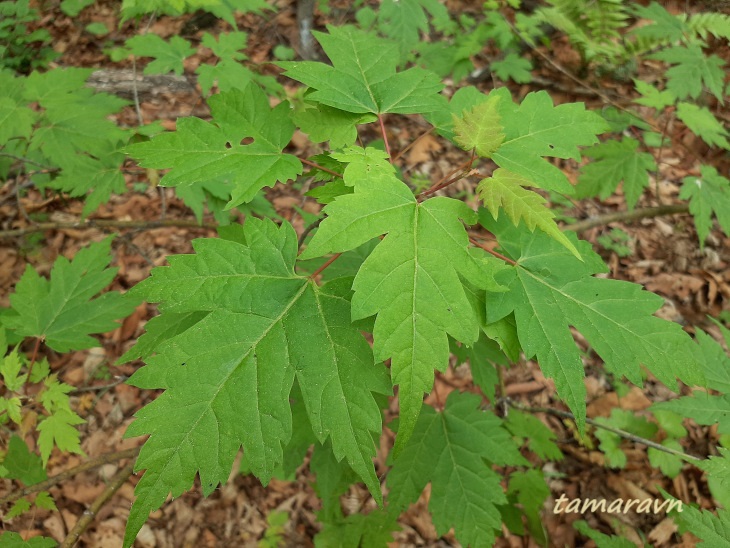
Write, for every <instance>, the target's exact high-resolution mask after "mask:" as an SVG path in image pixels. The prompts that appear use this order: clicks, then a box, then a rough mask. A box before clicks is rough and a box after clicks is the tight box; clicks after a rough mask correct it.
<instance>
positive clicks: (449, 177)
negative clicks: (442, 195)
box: [419, 154, 475, 200]
mask: <svg viewBox="0 0 730 548" xmlns="http://www.w3.org/2000/svg"><path fill="white" fill-rule="evenodd" d="M474 159H475V156H474V155H473V154H472V156H471V158H470V159H469V160H467V161H466V162H464V163H463V164H461V165H460V166H458V167H456V168H454V169H452V170H451V171H449V172H448V173H447V174H446V175H444V176H443V177H441V179H439V180H438V181H436V182H435V183H434V184H432V185H431V186H430V187H429V188H427V189H426V190H424V191H423V192H421V194H420V196H419V198H420V199H421V200H423V199H424V198H427V197H428V196H430V195H431V194H433V193H434V192H438V191H439V190H441V189H442V188H446V187H447V186H449V185H450V184H452V183H455V182H456V181H458V180H459V179H463V178H464V177H467V176H469V175H471V174H472V173H473V172H474V171H475V170H472V171H470V172H467V170H468V169H469V168H470V167H471V166H472V164H473V163H474Z"/></svg>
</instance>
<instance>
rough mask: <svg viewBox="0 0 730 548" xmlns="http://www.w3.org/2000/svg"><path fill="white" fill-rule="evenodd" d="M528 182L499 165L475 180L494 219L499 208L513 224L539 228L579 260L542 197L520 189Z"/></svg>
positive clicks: (497, 215)
mask: <svg viewBox="0 0 730 548" xmlns="http://www.w3.org/2000/svg"><path fill="white" fill-rule="evenodd" d="M531 184H532V183H531V181H529V180H528V179H525V178H524V177H523V176H521V175H516V174H514V173H510V172H509V171H507V170H506V169H504V168H499V169H497V170H496V171H495V172H494V173H493V174H492V176H491V177H489V178H487V179H482V180H481V181H480V182H479V186H478V187H477V193H478V194H479V197H480V198H481V199H482V201H483V202H484V204H485V205H486V206H487V208H488V209H489V212H490V213H491V214H492V217H494V218H495V219H497V218H498V217H499V209H500V208H502V209H504V211H505V212H506V213H507V216H508V217H509V218H510V220H511V221H512V223H513V224H514V225H515V226H518V225H519V224H520V221H522V222H524V224H525V226H526V227H527V228H528V229H529V230H530V232H534V231H535V228H539V229H540V230H542V231H543V232H545V233H546V234H547V235H548V236H550V237H551V238H554V239H555V240H556V241H558V242H560V243H561V244H562V245H564V246H565V247H566V248H567V249H569V250H570V252H571V253H573V255H575V256H576V257H577V258H578V259H580V253H578V250H577V249H576V248H575V246H574V245H573V243H572V242H571V241H570V240H569V239H568V237H567V236H566V235H565V234H563V231H562V230H560V228H558V225H557V224H555V221H554V220H553V219H554V218H555V214H554V213H553V212H552V211H550V210H549V209H548V208H546V207H545V203H546V200H545V199H544V198H543V197H542V196H540V195H539V194H537V193H536V192H532V191H530V190H527V189H525V188H523V186H524V185H531Z"/></svg>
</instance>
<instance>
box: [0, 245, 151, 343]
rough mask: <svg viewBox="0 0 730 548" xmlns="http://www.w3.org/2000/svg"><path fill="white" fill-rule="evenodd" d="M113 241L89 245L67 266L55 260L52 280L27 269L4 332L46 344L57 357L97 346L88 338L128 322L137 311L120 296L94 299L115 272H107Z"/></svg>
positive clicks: (18, 287) (109, 293)
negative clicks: (127, 318)
mask: <svg viewBox="0 0 730 548" xmlns="http://www.w3.org/2000/svg"><path fill="white" fill-rule="evenodd" d="M111 240H112V239H111V238H106V239H105V240H102V241H101V242H98V243H94V244H91V245H90V246H89V247H86V248H84V249H82V250H81V251H79V252H78V253H77V254H76V256H75V257H74V258H73V260H71V261H69V260H67V259H65V258H64V257H59V258H58V259H56V262H55V263H54V265H53V268H52V269H51V277H50V280H46V279H45V278H42V277H41V276H39V275H38V273H37V272H36V271H35V270H33V268H32V267H31V266H30V265H28V266H27V267H26V270H25V273H24V274H23V277H22V278H21V279H20V281H19V282H18V284H17V285H16V286H15V293H13V294H12V295H10V304H11V305H12V308H13V309H14V311H15V314H14V315H11V316H8V317H7V318H6V320H5V326H6V327H8V328H10V329H13V330H14V331H15V333H16V335H18V336H20V337H38V338H41V339H45V342H46V344H47V345H48V346H50V347H51V348H53V349H54V350H56V351H58V352H68V351H70V350H82V349H84V348H91V347H92V346H98V341H97V340H96V339H94V338H92V337H90V336H89V335H90V334H91V333H103V332H105V331H110V330H112V329H115V328H117V327H119V324H117V323H116V321H115V320H117V319H119V318H124V317H126V316H127V315H128V314H130V313H131V312H132V310H134V308H135V307H136V305H137V303H136V302H135V301H134V300H133V299H130V298H128V297H126V296H123V295H121V294H120V293H118V292H108V293H104V294H103V295H101V296H100V297H98V298H96V299H94V298H93V296H94V295H96V294H97V293H99V291H101V290H102V289H103V288H105V287H107V286H108V285H109V284H110V283H111V281H112V280H113V279H114V275H115V274H116V272H117V269H116V268H107V266H108V264H109V259H110V257H109V249H110V247H111Z"/></svg>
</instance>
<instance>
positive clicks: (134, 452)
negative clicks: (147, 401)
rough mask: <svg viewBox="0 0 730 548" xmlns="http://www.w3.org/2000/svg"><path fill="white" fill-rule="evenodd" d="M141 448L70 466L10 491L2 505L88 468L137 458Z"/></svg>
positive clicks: (42, 489) (47, 487) (102, 456)
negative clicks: (41, 479) (45, 478)
mask: <svg viewBox="0 0 730 548" xmlns="http://www.w3.org/2000/svg"><path fill="white" fill-rule="evenodd" d="M139 450H140V448H139V447H132V448H131V449H125V450H124V451H117V452H116V453H105V454H104V455H99V456H98V457H95V458H93V459H90V460H87V461H86V462H83V463H81V464H79V465H78V466H75V467H73V468H69V469H68V470H66V471H65V472H61V473H60V474H58V475H56V476H53V477H52V478H48V479H47V480H46V481H42V482H40V483H36V484H35V485H31V486H29V487H25V488H24V489H18V490H17V491H14V492H12V493H10V494H9V495H7V496H5V497H3V498H1V499H0V505H3V504H7V503H9V502H15V501H16V500H18V499H20V498H23V497H25V496H27V495H30V494H32V493H38V492H39V491H46V490H47V489H49V488H51V487H53V486H54V485H57V484H59V483H61V482H62V481H66V480H67V479H69V478H72V477H74V476H75V475H77V474H81V473H82V472H86V471H88V470H93V469H94V468H98V467H99V466H103V465H105V464H111V463H113V462H117V461H120V460H122V459H129V458H132V459H135V458H136V457H137V453H139Z"/></svg>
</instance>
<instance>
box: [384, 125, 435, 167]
mask: <svg viewBox="0 0 730 548" xmlns="http://www.w3.org/2000/svg"><path fill="white" fill-rule="evenodd" d="M434 131H436V128H435V127H433V126H431V127H430V128H429V129H427V130H426V131H424V132H423V133H421V134H420V135H419V136H418V137H416V138H415V139H413V141H411V142H410V144H409V145H408V146H407V147H406V148H404V149H403V150H401V151H400V152H399V153H398V154H396V155H395V157H394V158H393V161H394V162H397V161H398V160H399V159H400V157H401V156H403V155H404V154H405V153H406V152H408V151H409V150H411V149H412V148H413V147H414V146H415V144H416V143H417V142H418V141H420V140H421V139H423V138H424V137H426V136H427V135H431V134H432V133H433V132H434Z"/></svg>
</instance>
